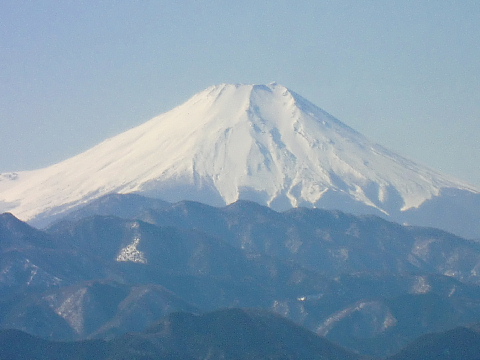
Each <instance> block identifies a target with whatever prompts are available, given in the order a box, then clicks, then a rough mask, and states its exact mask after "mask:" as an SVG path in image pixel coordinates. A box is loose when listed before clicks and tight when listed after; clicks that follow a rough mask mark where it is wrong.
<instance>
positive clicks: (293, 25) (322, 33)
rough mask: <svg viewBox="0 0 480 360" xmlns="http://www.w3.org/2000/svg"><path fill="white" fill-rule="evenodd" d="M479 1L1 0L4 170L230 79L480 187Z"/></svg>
mask: <svg viewBox="0 0 480 360" xmlns="http://www.w3.org/2000/svg"><path fill="white" fill-rule="evenodd" d="M478 19H480V2H478V1H469V0H463V1H453V0H452V1H446V0H436V1H425V0H424V1H421V0H420V1H409V0H403V1H394V0H392V1H321V0H320V1H319V0H317V1H296V2H293V1H263V2H258V1H249V0H247V1H242V2H238V3H237V2H233V1H208V0H205V1H189V0H185V1H182V2H181V4H178V2H174V1H161V0H159V1H148V0H144V1H127V0H124V1H88V0H85V1H80V0H74V1H70V0H62V1H60V0H59V1H48V0H45V1H35V2H32V1H21V0H16V1H11V0H4V1H2V2H1V4H0V129H1V131H0V150H1V156H0V172H4V171H18V170H27V169H35V168H39V167H43V166H47V165H50V164H52V163H55V162H58V161H60V160H63V159H66V158H68V157H70V156H72V155H75V154H77V153H79V152H81V151H83V150H86V149H88V148H89V147H91V146H93V145H95V144H97V143H98V142H100V141H102V140H104V139H105V138H107V137H110V136H113V135H115V134H118V133H120V132H122V131H124V130H126V129H129V128H131V127H133V126H136V125H139V124H141V123H143V122H144V121H146V120H148V119H150V118H151V117H153V116H155V115H158V114H160V113H162V112H165V111H167V110H169V109H171V108H173V107H174V106H176V105H179V104H181V103H182V102H184V101H186V100H187V99H188V98H189V97H190V96H192V95H194V94H195V93H197V92H199V91H201V90H203V89H204V88H206V87H208V86H210V85H213V84H218V83H224V82H228V83H269V82H272V81H276V82H278V83H281V84H283V85H285V86H287V87H289V88H290V89H292V90H294V91H296V92H298V93H299V94H301V95H302V96H304V97H306V98H307V99H309V100H310V101H312V102H313V103H315V104H316V105H318V106H320V107H321V108H323V109H324V110H326V111H327V112H329V113H330V114H332V115H334V116H335V117H337V118H338V119H339V120H341V121H343V122H344V123H346V124H348V125H349V126H351V127H353V128H355V129H356V130H358V131H360V132H361V133H363V134H364V135H366V136H367V137H369V138H370V139H372V140H374V141H376V142H378V143H380V144H382V145H384V146H386V147H388V148H390V149H392V150H394V151H396V152H398V153H399V154H401V155H404V156H406V157H408V158H410V159H412V160H415V161H417V162H420V163H422V164H424V165H428V166H430V167H432V168H434V169H437V170H439V171H442V172H445V173H448V174H452V175H455V176H456V177H458V178H460V179H463V180H466V181H468V182H470V183H473V184H476V185H477V186H480V164H479V162H480V161H479V160H480V61H479V59H480V40H479V39H480V25H479V24H478Z"/></svg>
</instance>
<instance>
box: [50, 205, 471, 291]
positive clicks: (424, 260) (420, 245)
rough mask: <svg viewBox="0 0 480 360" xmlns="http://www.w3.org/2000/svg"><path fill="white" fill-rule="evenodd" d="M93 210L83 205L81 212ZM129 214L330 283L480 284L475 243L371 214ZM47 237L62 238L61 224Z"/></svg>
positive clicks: (237, 210) (170, 209)
mask: <svg viewBox="0 0 480 360" xmlns="http://www.w3.org/2000/svg"><path fill="white" fill-rule="evenodd" d="M145 202H146V200H145ZM94 208H95V207H90V206H86V207H84V208H82V209H81V212H90V211H94ZM131 215H133V216H134V218H136V219H138V220H142V221H144V222H146V223H150V224H153V225H157V226H161V227H165V226H169V227H170V226H171V227H175V228H181V229H184V230H191V229H195V230H196V231H201V232H203V233H206V234H209V235H210V236H212V237H217V238H221V239H223V240H224V241H225V242H227V243H229V244H230V245H232V246H233V247H235V248H238V249H242V250H245V251H248V252H252V253H260V254H264V255H268V256H271V257H274V258H277V259H282V260H284V261H289V262H294V263H296V264H300V265H301V266H303V267H305V268H308V269H313V270H314V271H319V272H321V273H323V274H326V275H329V276H338V275H340V274H345V273H354V272H372V271H373V272H384V273H402V272H403V273H405V272H410V273H429V274H430V273H435V274H442V275H447V276H452V277H455V278H457V279H459V280H461V281H465V282H471V283H476V284H480V277H479V276H478V270H477V269H478V268H480V244H479V243H478V242H475V241H470V240H465V239H463V238H460V237H458V236H455V235H453V234H450V233H447V232H444V231H441V230H437V229H432V228H422V227H414V226H402V225H399V224H396V223H392V222H389V221H386V220H384V219H382V218H379V217H376V216H371V215H363V216H354V215H351V214H345V213H343V212H341V211H333V210H323V209H307V208H295V209H291V210H288V211H285V212H277V211H274V210H272V209H270V208H268V207H266V206H261V205H259V204H257V203H255V202H251V201H245V200H239V201H237V202H235V203H233V204H230V205H228V206H225V207H220V208H219V207H213V206H209V205H205V204H201V203H198V202H192V201H181V202H178V203H175V204H171V205H169V206H165V207H162V208H160V209H148V210H145V209H143V208H142V209H140V210H139V211H138V212H136V213H133V212H132V213H131ZM70 217H71V218H72V219H76V218H78V212H77V211H74V212H72V213H71V214H70V215H67V216H66V217H65V220H67V219H69V218H70ZM74 222H75V221H74ZM48 232H50V233H56V232H57V233H59V234H62V233H64V231H63V230H62V226H61V224H58V225H55V226H52V227H51V228H49V229H48Z"/></svg>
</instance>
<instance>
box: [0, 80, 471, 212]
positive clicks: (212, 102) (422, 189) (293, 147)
mask: <svg viewBox="0 0 480 360" xmlns="http://www.w3.org/2000/svg"><path fill="white" fill-rule="evenodd" d="M444 187H453V188H460V189H465V190H469V191H472V192H477V190H476V189H475V188H473V187H472V186H470V185H468V184H465V183H462V182H459V181H457V180H455V179H452V178H449V177H446V176H443V175H440V174H439V173H437V172H435V171H433V170H430V169H427V168H425V167H422V166H419V165H417V164H415V163H413V162H412V161H409V160H406V159H405V158H403V157H401V156H398V155H396V154H394V153H392V152H390V151H388V150H386V149H385V148H383V147H382V146H379V145H377V144H375V143H372V142H371V141H369V140H367V139H366V138H365V137H364V136H362V135H361V134H359V133H358V132H356V131H355V130H353V129H351V128H350V127H348V126H346V125H345V124H343V123H342V122H340V121H338V120H337V119H335V118H334V117H333V116H331V115H329V114H328V113H326V112H325V111H323V110H321V109H320V108H318V107H317V106H315V105H313V104H312V103H310V102H309V101H307V100H305V99H304V98H302V97H301V96H300V95H298V94H296V93H294V92H293V91H290V90H289V89H287V88H286V87H284V86H282V85H279V84H276V83H271V84H268V85H238V84H237V85H232V84H221V85H216V86H211V87H209V88H207V89H206V90H204V91H202V92H200V93H198V94H196V95H195V96H193V97H192V98H191V99H190V100H188V101H187V102H185V103H184V104H182V105H180V106H178V107H176V108H174V109H173V110H171V111H169V112H166V113H164V114H162V115H160V116H157V117H155V118H153V119H151V120H150V121H147V122H146V123H144V124H142V125H140V126H138V127H135V128H133V129H131V130H129V131H126V132H124V133H122V134H120V135H117V136H115V137H112V138H110V139H108V140H105V141H104V142H102V143H100V144H99V145H97V146H95V147H93V148H91V149H90V150H88V151H86V152H84V153H82V154H79V155H77V156H75V157H72V158H70V159H67V160H65V161H63V162H60V163H58V164H55V165H52V166H50V167H47V168H44V169H40V170H35V171H28V172H20V173H18V174H16V175H15V176H14V175H12V174H8V176H7V174H3V176H2V175H1V174H0V212H1V211H11V212H13V213H14V214H15V215H16V216H18V217H20V218H21V219H23V220H30V219H32V218H35V217H36V216H37V215H39V214H41V213H44V212H46V211H51V213H52V214H55V213H58V212H62V211H65V210H68V209H69V208H72V207H74V206H76V205H78V204H82V203H86V202H88V201H91V200H93V199H95V198H98V197H100V196H102V195H104V194H107V193H111V192H118V193H132V192H137V193H141V194H144V195H146V196H154V197H159V198H163V199H164V200H167V201H179V200H197V201H201V202H204V203H207V204H210V205H215V206H217V205H224V204H229V203H232V202H235V201H236V200H238V199H247V200H253V201H256V202H258V203H260V204H264V205H268V206H270V207H272V208H274V209H276V210H284V209H288V208H291V207H297V206H310V207H312V206H314V207H315V206H316V207H334V206H330V205H331V204H333V205H334V204H335V203H340V202H341V201H346V200H348V201H355V202H360V203H362V204H363V205H365V206H368V207H372V208H375V209H377V210H379V211H381V212H383V213H385V214H387V213H389V212H392V211H401V210H406V209H408V208H412V207H417V206H419V205H420V204H422V203H423V202H424V201H425V200H427V199H429V198H431V197H433V196H435V195H437V194H438V193H439V191H440V189H441V188H444Z"/></svg>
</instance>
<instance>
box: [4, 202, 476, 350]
mask: <svg viewBox="0 0 480 360" xmlns="http://www.w3.org/2000/svg"><path fill="white" fill-rule="evenodd" d="M122 197H126V198H125V199H121V198H122ZM131 200H132V199H131V195H116V196H110V195H109V196H108V197H107V198H103V199H99V201H98V203H100V204H102V206H99V205H98V203H97V202H95V203H92V204H91V205H89V206H86V207H85V208H83V209H82V210H81V212H82V213H90V212H92V211H95V210H99V211H102V212H105V211H107V210H108V209H110V210H112V211H115V212H117V211H118V210H117V209H114V208H111V207H110V206H109V205H108V203H109V202H110V201H112V203H113V204H117V203H124V202H128V203H129V202H130V201H131ZM134 203H138V204H144V205H145V204H148V203H149V200H148V199H140V198H139V197H138V196H135V201H134ZM152 205H154V206H156V202H155V201H153V203H152ZM137 210H138V212H139V213H138V214H140V215H139V216H135V217H137V219H136V220H134V219H130V220H129V219H120V218H117V217H113V216H105V215H104V216H90V217H87V218H83V219H79V220H77V219H76V217H77V216H78V213H75V212H72V213H71V214H70V215H71V216H72V217H73V218H75V220H72V221H68V220H66V219H65V220H63V221H62V222H59V223H57V224H56V225H54V226H51V227H50V228H48V229H46V230H43V231H40V230H37V229H34V228H32V227H31V226H29V225H27V224H26V223H24V222H22V221H20V220H18V219H16V218H15V217H14V216H13V215H10V214H4V215H2V216H0V289H1V290H2V291H0V329H11V328H14V329H18V330H22V331H26V332H28V333H30V334H32V335H35V336H40V337H44V338H48V339H50V340H82V339H89V338H104V339H105V338H107V339H111V338H112V337H113V336H118V335H119V334H124V333H126V332H130V331H143V330H144V329H145V328H146V327H148V326H150V325H152V323H154V322H156V321H157V320H158V319H159V318H161V317H163V316H165V315H168V314H169V313H171V312H176V311H188V312H195V313H198V314H200V313H202V312H205V311H212V310H217V309H222V308H226V307H249V308H262V309H266V310H269V311H273V312H275V313H277V314H280V315H282V316H284V317H286V318H288V319H290V320H291V321H295V322H296V323H297V324H300V325H302V326H305V327H306V328H307V329H310V330H311V331H314V332H317V333H318V334H320V335H322V336H325V337H326V338H327V339H329V340H331V341H334V342H335V343H337V344H340V345H341V346H343V347H345V348H347V349H350V350H352V351H356V352H358V353H362V354H367V355H372V356H387V355H392V354H394V353H395V352H397V351H399V350H400V349H401V348H402V347H403V346H405V345H406V344H407V343H409V342H410V341H412V340H414V339H415V338H416V337H418V336H420V335H423V334H426V333H429V332H433V331H435V332H438V331H444V330H447V329H451V328H454V327H456V326H460V325H465V324H468V323H470V322H472V321H480V287H479V286H478V285H477V284H478V283H479V279H478V275H477V274H476V272H477V271H478V270H477V269H478V267H479V264H480V247H479V245H478V244H477V243H475V242H473V241H468V240H465V239H461V238H458V237H456V236H454V235H451V234H448V233H445V232H442V231H439V230H435V229H425V228H415V227H406V226H401V225H398V224H395V223H391V222H388V221H385V220H383V219H381V218H378V217H375V216H362V217H356V216H353V215H347V214H343V213H341V212H339V211H333V210H329V211H327V210H322V209H305V208H299V209H291V210H289V211H287V212H283V213H279V212H276V211H274V210H272V209H270V208H268V207H265V206H261V205H259V204H256V203H254V202H249V201H237V202H236V203H234V204H231V205H229V206H226V207H223V208H215V207H211V206H208V205H205V204H201V203H196V202H188V201H183V202H180V203H177V204H171V205H169V206H167V207H163V205H162V206H161V207H160V208H155V209H147V210H145V209H144V208H143V205H142V206H139V207H137ZM107 212H108V211H107ZM141 214H145V219H144V220H148V221H149V222H150V223H148V222H146V221H142V220H140V219H139V218H142V216H141ZM155 221H156V222H157V223H155ZM2 244H4V245H5V246H4V247H2V246H1V245H2ZM445 274H447V275H449V276H446V275H445ZM460 280H461V281H460Z"/></svg>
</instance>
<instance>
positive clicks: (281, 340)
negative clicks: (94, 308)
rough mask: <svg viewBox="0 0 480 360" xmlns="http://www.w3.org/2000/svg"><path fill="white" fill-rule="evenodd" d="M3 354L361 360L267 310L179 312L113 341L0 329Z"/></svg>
mask: <svg viewBox="0 0 480 360" xmlns="http://www.w3.org/2000/svg"><path fill="white" fill-rule="evenodd" d="M0 359H8V360H17V359H18V360H20V359H31V360H43V359H62V360H63V359H65V360H66V359H77V360H80V359H92V360H107V359H109V360H123V359H142V360H150V359H151V360H153V359H169V360H170V359H171V360H174V359H175V360H177V359H178V360H180V359H182V360H185V359H187V360H196V359H198V360H200V359H212V360H214V359H219V360H220V359H224V360H243V359H245V360H250V359H263V360H269V359H271V360H274V359H284V360H288V359H306V360H307V359H309V360H316V359H318V360H320V359H322V360H360V359H366V358H365V357H361V356H358V355H356V354H353V353H351V352H349V351H346V350H344V349H342V348H340V347H339V346H336V345H334V344H332V343H330V342H329V341H328V340H325V339H323V338H321V337H319V336H316V335H315V334H313V333H311V332H309V331H307V330H306V329H304V328H302V327H300V326H297V325H295V324H293V323H292V322H290V321H288V320H286V319H284V318H282V317H280V316H278V315H274V314H271V313H268V312H266V311H261V310H245V309H234V308H232V309H225V310H218V311H215V312H211V313H207V314H202V315H194V314H192V313H186V312H182V313H180V312H177V313H172V314H170V315H169V316H168V317H166V318H164V319H162V320H161V321H159V322H158V323H157V324H155V325H154V326H152V327H150V328H149V329H148V330H146V331H144V332H141V333H132V334H127V335H124V336H121V337H118V338H115V339H112V340H110V341H101V340H90V341H83V342H72V343H65V342H51V341H46V340H42V339H39V338H35V337H32V336H30V335H27V334H25V333H22V332H19V331H13V330H8V331H1V332H0Z"/></svg>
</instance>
